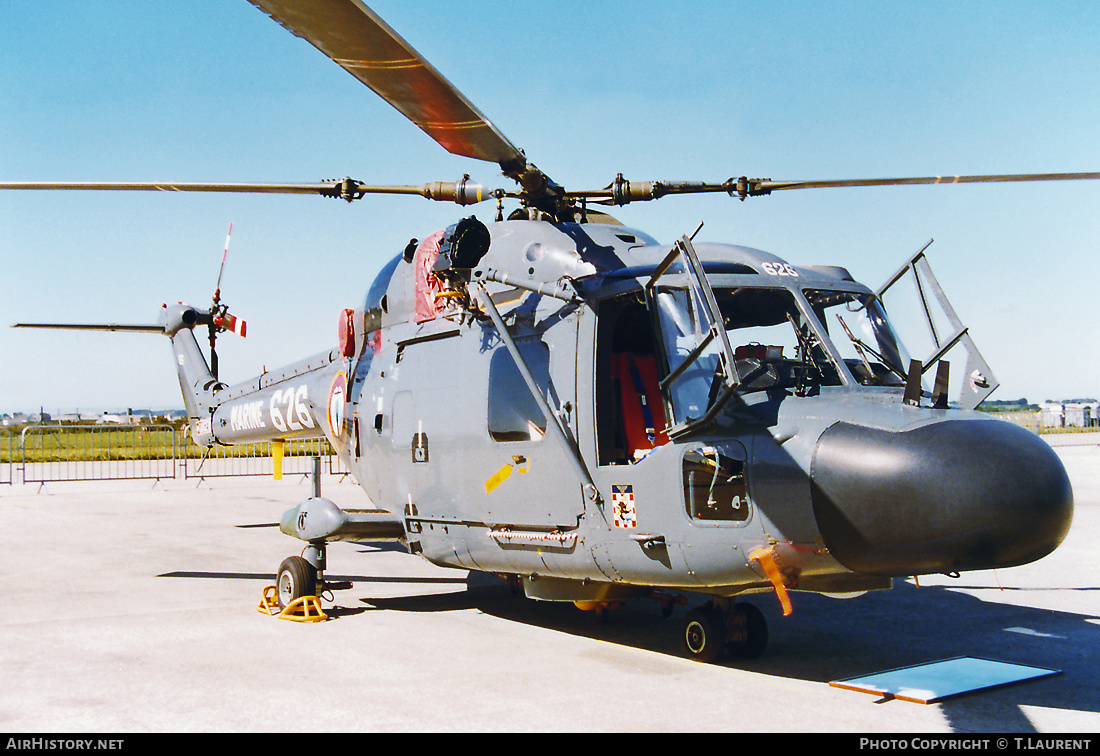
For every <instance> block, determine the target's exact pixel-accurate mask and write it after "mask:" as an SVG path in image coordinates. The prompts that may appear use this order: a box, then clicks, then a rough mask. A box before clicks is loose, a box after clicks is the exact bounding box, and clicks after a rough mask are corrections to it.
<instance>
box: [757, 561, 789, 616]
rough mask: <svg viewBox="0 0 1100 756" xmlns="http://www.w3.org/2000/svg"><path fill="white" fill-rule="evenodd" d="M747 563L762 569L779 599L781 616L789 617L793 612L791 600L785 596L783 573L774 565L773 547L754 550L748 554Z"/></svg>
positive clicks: (785, 587)
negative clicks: (781, 609) (781, 607)
mask: <svg viewBox="0 0 1100 756" xmlns="http://www.w3.org/2000/svg"><path fill="white" fill-rule="evenodd" d="M749 561H750V562H758V563H759V564H760V566H761V567H762V568H764V574H765V575H767V576H768V580H770V581H771V583H772V587H773V588H775V595H776V596H778V597H779V603H780V604H781V605H782V606H783V616H784V617H789V616H790V615H791V612H792V611H794V610H793V609H792V608H791V599H790V597H789V596H788V595H787V586H786V585H785V584H784V582H783V573H782V572H780V571H779V565H777V564H776V563H775V546H769V547H768V548H766V549H765V548H759V549H754V550H753V551H752V552H751V553H750V554H749Z"/></svg>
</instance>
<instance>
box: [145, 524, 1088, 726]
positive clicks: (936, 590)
mask: <svg viewBox="0 0 1100 756" xmlns="http://www.w3.org/2000/svg"><path fill="white" fill-rule="evenodd" d="M359 545H360V547H366V548H367V549H368V550H369V551H396V552H402V553H404V551H405V550H404V549H403V548H402V547H400V546H398V545H397V544H370V545H369V546H367V544H359ZM159 577H173V578H203V579H234V580H257V581H259V580H264V581H269V582H273V581H274V575H272V574H270V573H230V572H187V571H182V572H171V573H165V574H163V575H160V576H159ZM327 577H328V579H329V580H331V581H344V582H350V583H351V584H352V587H351V589H350V590H345V591H340V592H337V593H336V594H335V596H334V602H333V603H334V604H335V606H333V607H331V608H326V610H325V611H326V613H327V614H328V615H329V616H330V617H331V618H333V619H340V618H350V617H352V616H355V615H360V616H362V615H364V614H367V615H369V614H370V613H371V612H373V611H399V612H448V611H462V610H469V609H476V610H478V611H481V612H483V613H485V614H488V615H490V616H494V617H499V618H501V619H505V620H509V621H512V622H521V623H524V624H526V625H530V626H532V627H542V628H545V629H547V630H553V631H557V632H563V633H569V634H571V635H574V636H579V637H585V638H592V639H595V640H600V641H603V642H608V643H614V644H618V645H622V646H626V647H632V648H638V649H644V650H647V651H652V652H656V653H661V654H667V655H670V656H676V657H680V656H682V651H681V649H680V641H679V628H680V622H681V619H682V616H683V613H684V611H686V608H684V607H679V608H677V609H676V611H675V612H674V614H673V615H672V616H671V617H669V618H667V619H666V618H664V617H662V615H661V611H660V609H659V606H658V604H657V603H656V602H654V601H647V600H637V601H632V602H628V603H626V604H625V605H623V607H622V608H621V609H617V610H614V611H611V612H608V613H607V614H606V615H604V616H602V617H601V616H600V615H599V614H597V613H594V612H583V611H581V610H579V609H577V608H576V607H575V606H573V604H571V603H556V602H542V601H531V600H528V599H526V598H525V597H524V596H523V595H522V593H520V594H519V595H516V594H515V593H513V592H512V591H511V590H510V589H509V587H508V585H507V584H506V583H505V582H504V581H503V580H501V579H499V578H497V577H495V576H492V575H486V574H483V573H469V574H468V575H466V576H461V575H459V574H457V573H456V576H455V577H414V576H367V575H334V574H329V575H328V576H327ZM410 584H411V585H423V586H425V587H426V588H427V587H428V586H453V587H454V588H456V589H457V590H450V591H431V590H428V591H426V592H423V593H415V594H411V595H404V596H388V597H387V596H370V594H371V592H372V591H371V589H370V586H372V585H386V586H393V585H410ZM460 586H461V589H458V588H459V587H460ZM961 589H967V590H972V591H977V592H979V596H980V595H981V594H982V593H983V592H986V591H988V592H989V595H990V596H991V597H993V596H994V595H995V594H997V593H998V592H999V591H1001V590H1003V591H1004V592H1005V593H1008V594H1009V595H1011V593H1013V592H1016V591H1025V590H1057V591H1070V592H1075V593H1076V592H1090V593H1091V592H1096V591H1097V590H1100V589H1097V588H1054V589H1030V588H1028V589H1020V588H1013V587H1005V588H1003V589H998V588H986V587H980V586H970V585H965V584H962V583H960V584H957V585H950V586H925V587H920V588H918V587H916V586H914V585H912V584H910V583H908V582H906V581H902V580H898V581H895V588H894V589H893V590H891V591H876V592H871V593H867V594H865V595H863V596H860V597H858V598H852V599H847V600H839V599H831V598H828V597H825V596H820V595H817V594H810V593H799V592H795V593H793V594H792V602H793V604H794V613H793V615H792V616H790V617H783V616H782V615H781V613H780V610H779V605H778V601H777V600H776V598H775V596H773V595H769V594H759V595H755V596H751V597H749V600H750V601H751V602H752V603H754V604H756V606H757V607H759V608H760V610H761V611H762V612H763V613H764V615H765V617H766V618H767V621H768V628H769V636H770V637H769V642H768V649H767V651H766V652H765V654H764V656H763V657H761V658H760V659H754V660H743V659H725V660H720V661H719V665H720V666H727V667H730V668H737V669H743V670H746V671H750V672H756V673H760V674H766V675H774V676H778V677H786V678H790V679H797V680H803V681H807V682H818V683H827V682H829V681H831V680H842V679H847V678H851V677H857V676H861V675H865V674H871V673H875V672H882V671H886V670H891V669H897V668H900V667H908V666H912V665H916V664H923V663H925V662H931V661H938V660H941V659H950V658H955V657H959V656H972V657H978V658H984V659H995V660H997V661H1004V662H1010V663H1017V664H1026V665H1031V666H1037V667H1045V668H1051V669H1057V670H1061V672H1062V674H1061V675H1059V676H1056V677H1053V678H1049V679H1046V680H1041V681H1035V682H1026V683H1022V684H1018V685H1014V686H1009V687H1007V688H1001V689H998V690H992V691H983V692H981V693H979V694H975V695H969V696H962V697H959V698H954V699H950V700H946V701H942V702H940V703H939V704H938V706H939V707H940V709H941V711H942V712H943V714H944V716H945V717H946V718H947V721H948V723H949V724H950V726H951V727H952V728H953V729H954V730H956V731H976V732H983V731H985V732H988V731H1000V732H1034V727H1033V726H1032V724H1031V722H1030V720H1029V719H1028V718H1027V716H1026V715H1025V714H1024V712H1023V711H1022V709H1021V708H1020V707H1021V706H1032V707H1044V708H1049V709H1063V710H1067V711H1072V712H1085V713H1094V714H1097V715H1100V676H1097V675H1096V674H1095V670H1096V669H1098V668H1100V653H1098V652H1097V649H1100V617H1098V615H1095V614H1093V615H1090V614H1076V613H1071V612H1062V611H1053V610H1046V609H1035V608H1031V607H1026V606H1018V605H1015V604H1007V603H998V602H997V600H996V599H993V600H990V601H983V600H982V599H981V598H980V597H977V596H972V595H970V594H967V593H962V592H960V590H961ZM388 590H392V589H387V592H388ZM687 600H688V604H687V608H690V607H691V606H694V605H695V604H696V603H699V602H700V601H701V600H702V599H701V598H700V597H692V596H691V595H688V599H687ZM1089 620H1091V621H1089ZM852 696H853V697H857V698H862V699H866V701H867V702H869V703H870V702H874V703H884V702H885V699H882V700H879V701H875V699H874V698H873V697H872V696H868V695H866V694H861V693H852ZM892 704H893V705H905V706H911V705H919V704H908V703H904V702H896V701H895V702H892ZM856 705H857V704H856Z"/></svg>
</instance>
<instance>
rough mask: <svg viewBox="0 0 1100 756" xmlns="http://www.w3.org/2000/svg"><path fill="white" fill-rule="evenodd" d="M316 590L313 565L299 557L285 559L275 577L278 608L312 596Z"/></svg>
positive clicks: (284, 607) (315, 573)
mask: <svg viewBox="0 0 1100 756" xmlns="http://www.w3.org/2000/svg"><path fill="white" fill-rule="evenodd" d="M316 590H317V571H316V570H315V569H314V568H313V565H312V564H310V563H309V562H307V561H306V560H305V559H303V558H302V557H300V556H292V557H287V558H286V559H284V560H283V563H282V564H280V565H279V574H278V575H276V576H275V595H276V596H277V597H278V599H279V608H280V609H286V607H287V605H288V604H290V603H291V602H292V601H294V600H295V599H300V598H301V597H302V596H314V595H316Z"/></svg>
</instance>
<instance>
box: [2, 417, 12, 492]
mask: <svg viewBox="0 0 1100 756" xmlns="http://www.w3.org/2000/svg"><path fill="white" fill-rule="evenodd" d="M14 470H15V463H14V462H13V461H12V435H11V431H9V430H8V429H7V428H0V486H2V485H11V479H12V472H13V471H14Z"/></svg>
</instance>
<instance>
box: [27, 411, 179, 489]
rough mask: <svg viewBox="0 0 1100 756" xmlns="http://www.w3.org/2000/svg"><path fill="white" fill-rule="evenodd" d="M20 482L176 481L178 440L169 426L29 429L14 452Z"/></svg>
mask: <svg viewBox="0 0 1100 756" xmlns="http://www.w3.org/2000/svg"><path fill="white" fill-rule="evenodd" d="M13 451H14V452H15V455H13V456H16V457H17V458H18V460H19V463H20V467H21V470H22V473H23V482H24V483H48V482H53V481H61V480H118V479H146V480H160V479H161V478H175V477H176V459H177V458H178V456H179V436H178V435H177V434H176V431H175V429H174V428H172V427H171V426H170V425H146V426H129V425H125V426H105V425H96V426H81V425H32V426H28V427H26V428H24V429H23V433H22V434H21V436H20V442H19V446H18V448H17V449H15V450H13Z"/></svg>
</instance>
